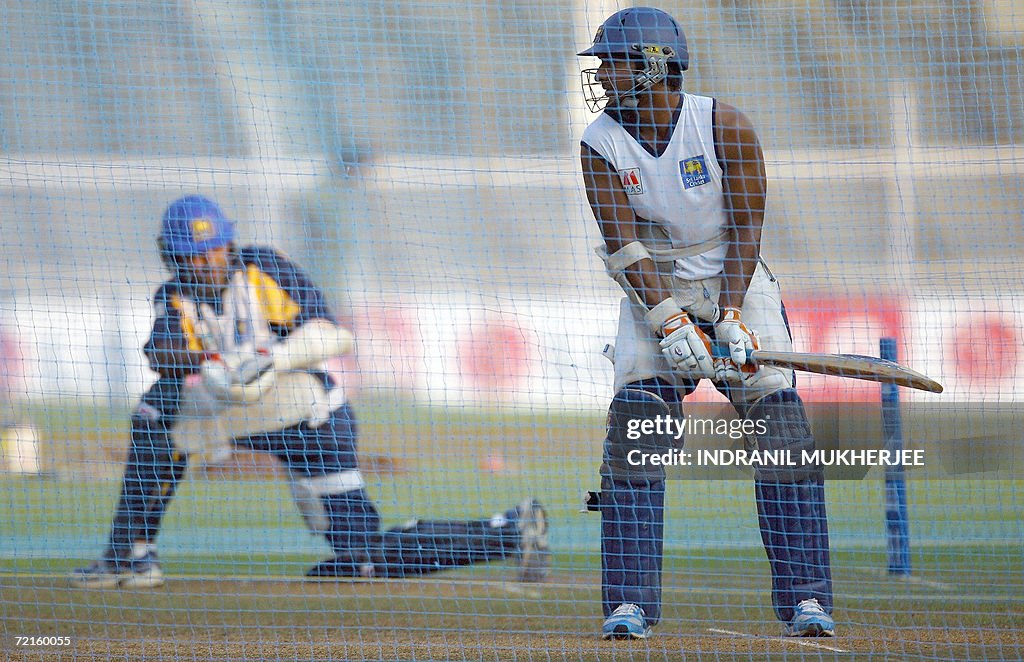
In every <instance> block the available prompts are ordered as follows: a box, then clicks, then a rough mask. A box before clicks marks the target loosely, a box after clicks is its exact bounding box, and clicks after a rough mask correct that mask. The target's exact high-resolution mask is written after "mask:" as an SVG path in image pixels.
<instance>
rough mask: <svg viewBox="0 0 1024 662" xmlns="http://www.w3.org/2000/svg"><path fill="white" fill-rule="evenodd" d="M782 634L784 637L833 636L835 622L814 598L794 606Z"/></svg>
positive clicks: (834, 634) (834, 633)
mask: <svg viewBox="0 0 1024 662" xmlns="http://www.w3.org/2000/svg"><path fill="white" fill-rule="evenodd" d="M782 634H783V635H784V636H786V637H834V636H836V622H835V621H834V620H833V619H832V617H831V616H829V615H828V614H827V613H825V610H824V609H822V607H821V605H820V604H818V601H817V600H815V599H814V598H811V599H810V600H804V601H803V602H801V603H800V604H798V605H797V606H796V609H795V610H794V613H793V620H791V621H790V622H789V623H788V624H787V625H786V628H785V629H784V630H783V632H782Z"/></svg>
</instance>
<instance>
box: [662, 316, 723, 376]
mask: <svg viewBox="0 0 1024 662" xmlns="http://www.w3.org/2000/svg"><path fill="white" fill-rule="evenodd" d="M661 331H662V335H663V336H664V338H663V339H662V340H661V353H662V354H664V355H665V358H666V359H668V363H669V365H670V366H672V367H673V368H675V369H676V370H679V371H681V372H685V373H691V374H693V373H696V374H698V375H700V376H702V377H707V378H708V379H714V378H715V363H714V359H713V357H712V354H711V339H710V338H708V335H707V334H706V333H704V332H703V331H701V330H700V329H699V328H697V326H696V325H695V324H694V323H693V321H692V320H691V319H690V316H689V315H687V314H686V313H684V312H680V313H679V314H678V315H673V316H672V317H670V318H668V319H667V320H666V321H665V323H664V324H662V326H661Z"/></svg>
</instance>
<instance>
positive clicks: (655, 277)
mask: <svg viewBox="0 0 1024 662" xmlns="http://www.w3.org/2000/svg"><path fill="white" fill-rule="evenodd" d="M625 274H626V280H628V281H629V284H630V285H632V286H633V289H634V290H636V292H637V294H638V295H639V296H640V297H641V299H642V300H643V304H644V305H645V306H646V307H647V309H648V310H650V309H651V308H654V307H655V306H657V305H658V304H659V303H661V302H662V301H664V300H665V299H667V298H668V297H669V296H671V292H669V291H668V290H666V289H665V285H664V281H663V279H662V278H661V276H660V274H659V273H658V267H657V265H655V264H654V261H653V260H650V259H644V260H640V261H639V262H637V263H636V264H634V265H633V266H632V267H630V268H629V269H628V270H627V271H626V272H625Z"/></svg>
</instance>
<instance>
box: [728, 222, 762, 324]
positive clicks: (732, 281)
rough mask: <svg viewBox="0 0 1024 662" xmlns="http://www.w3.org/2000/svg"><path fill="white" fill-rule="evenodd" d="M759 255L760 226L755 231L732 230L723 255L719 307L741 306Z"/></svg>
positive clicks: (746, 229) (747, 229)
mask: <svg viewBox="0 0 1024 662" xmlns="http://www.w3.org/2000/svg"><path fill="white" fill-rule="evenodd" d="M760 255H761V232H760V226H758V227H757V229H756V231H753V230H751V229H749V226H748V227H747V228H744V229H740V230H737V229H734V230H733V240H732V241H730V242H729V247H728V250H727V251H726V256H725V274H724V275H725V277H724V279H723V281H724V282H723V283H722V293H721V295H720V297H719V301H718V303H719V306H720V307H721V308H737V309H739V308H742V307H743V298H744V296H745V295H746V293H747V288H748V287H750V279H751V278H752V277H753V275H754V270H755V269H756V268H757V261H758V259H759V258H760Z"/></svg>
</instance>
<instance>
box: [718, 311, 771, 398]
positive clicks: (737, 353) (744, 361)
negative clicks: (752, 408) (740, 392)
mask: <svg viewBox="0 0 1024 662" xmlns="http://www.w3.org/2000/svg"><path fill="white" fill-rule="evenodd" d="M715 338H717V339H718V340H719V341H721V342H724V343H727V344H728V345H729V358H728V359H719V360H718V361H717V362H716V366H715V371H716V372H717V373H718V378H719V379H720V380H725V381H727V382H730V383H733V384H735V383H739V382H741V381H742V380H743V374H742V373H746V374H750V373H753V372H756V370H757V368H756V366H754V364H753V362H751V361H749V360H748V358H747V356H748V352H752V351H754V350H755V349H759V348H760V347H761V342H760V339H759V338H758V337H757V332H756V331H752V330H751V329H750V328H749V327H747V325H746V324H744V323H743V322H742V321H740V309H739V308H723V309H722V313H721V317H720V318H719V320H718V323H717V324H715Z"/></svg>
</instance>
